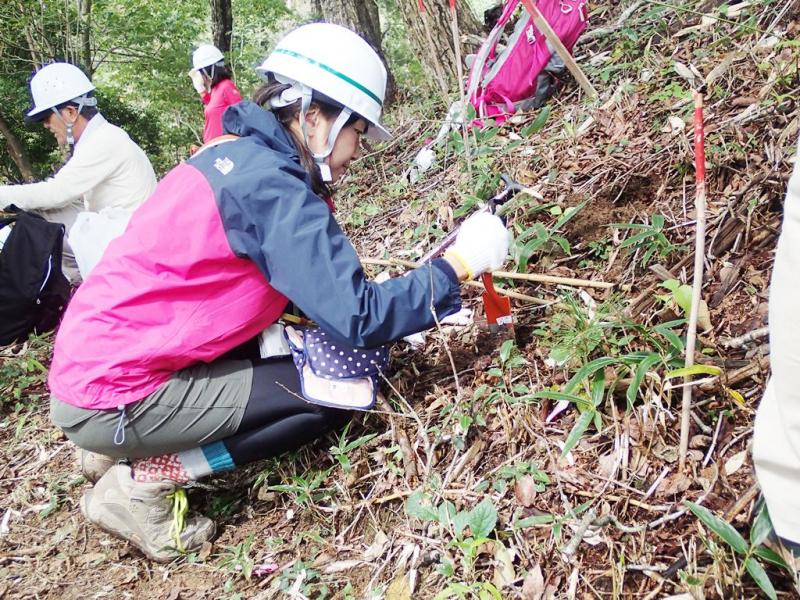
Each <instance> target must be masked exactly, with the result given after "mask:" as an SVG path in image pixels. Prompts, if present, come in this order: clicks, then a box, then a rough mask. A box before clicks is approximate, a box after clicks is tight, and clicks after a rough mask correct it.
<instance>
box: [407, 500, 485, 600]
mask: <svg viewBox="0 0 800 600" xmlns="http://www.w3.org/2000/svg"><path fill="white" fill-rule="evenodd" d="M406 514H407V515H408V516H409V517H414V518H417V519H419V520H421V521H424V522H433V523H437V524H438V525H439V530H440V532H441V534H442V535H444V536H446V537H448V538H450V542H449V543H448V546H449V547H451V548H456V549H458V550H460V552H461V561H462V566H463V568H464V571H465V573H467V574H469V573H471V572H472V570H473V568H474V565H475V559H476V558H477V552H478V548H479V547H480V546H481V545H483V544H484V543H486V542H488V541H490V540H489V535H491V533H492V532H493V531H494V529H495V527H496V526H497V509H496V508H495V506H494V504H492V501H491V499H489V498H484V499H483V500H482V501H481V502H480V503H479V504H477V505H476V506H474V507H473V508H472V509H471V510H462V511H459V510H456V507H455V505H454V504H453V503H452V502H450V501H449V500H444V501H442V502H441V503H440V504H438V505H434V504H433V503H432V502H431V498H430V496H428V495H427V494H425V492H423V491H422V490H417V491H416V492H414V493H413V494H411V496H409V497H408V500H407V501H406ZM468 532H469V533H468ZM443 566H444V569H445V571H446V572H450V574H451V575H452V574H453V571H452V566H448V565H446V564H445V565H443ZM445 597H446V596H445Z"/></svg>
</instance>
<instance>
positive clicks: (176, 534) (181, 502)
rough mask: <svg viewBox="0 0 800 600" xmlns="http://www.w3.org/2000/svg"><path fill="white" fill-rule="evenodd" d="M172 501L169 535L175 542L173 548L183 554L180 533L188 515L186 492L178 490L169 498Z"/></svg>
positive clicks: (184, 550)
mask: <svg viewBox="0 0 800 600" xmlns="http://www.w3.org/2000/svg"><path fill="white" fill-rule="evenodd" d="M167 498H168V499H169V500H171V501H172V523H171V524H170V526H169V535H170V536H171V537H172V539H173V540H174V541H175V548H176V549H177V550H178V552H181V553H185V552H186V549H185V548H184V547H183V542H181V533H183V530H184V529H185V528H186V515H187V514H189V499H188V498H187V496H186V490H184V489H183V488H178V489H177V490H175V491H174V492H173V493H171V494H170V495H169V496H167Z"/></svg>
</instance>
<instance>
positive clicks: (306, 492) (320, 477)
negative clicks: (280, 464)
mask: <svg viewBox="0 0 800 600" xmlns="http://www.w3.org/2000/svg"><path fill="white" fill-rule="evenodd" d="M329 474H330V471H329V470H322V471H309V472H307V473H304V474H303V475H292V476H289V479H288V482H287V483H282V484H278V485H271V486H269V487H268V488H267V489H269V490H270V491H273V492H282V493H284V494H289V495H290V496H292V499H293V500H294V502H295V504H297V505H298V506H304V507H310V506H314V505H316V503H317V502H320V501H322V500H324V499H325V498H330V497H331V496H332V495H333V492H332V490H330V489H329V488H326V487H323V485H322V484H323V482H324V481H325V480H326V479H327V478H328V475H329Z"/></svg>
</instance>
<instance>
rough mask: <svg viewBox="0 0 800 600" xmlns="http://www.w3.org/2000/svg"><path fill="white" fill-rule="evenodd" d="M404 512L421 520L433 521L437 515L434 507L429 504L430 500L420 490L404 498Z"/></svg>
mask: <svg viewBox="0 0 800 600" xmlns="http://www.w3.org/2000/svg"><path fill="white" fill-rule="evenodd" d="M406 514H407V515H408V516H409V517H414V518H417V519H419V520H421V521H435V520H436V519H438V517H439V514H438V513H437V511H436V509H435V508H434V507H433V506H431V504H430V500H429V499H428V498H427V497H426V496H425V494H424V493H423V491H422V490H417V491H416V492H414V493H413V494H411V495H410V496H409V497H408V500H406Z"/></svg>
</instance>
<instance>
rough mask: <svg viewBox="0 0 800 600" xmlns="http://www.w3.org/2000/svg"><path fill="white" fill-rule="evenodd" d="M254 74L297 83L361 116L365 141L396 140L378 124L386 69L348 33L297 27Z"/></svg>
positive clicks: (312, 26) (323, 25)
mask: <svg viewBox="0 0 800 600" xmlns="http://www.w3.org/2000/svg"><path fill="white" fill-rule="evenodd" d="M256 71H257V72H258V73H259V74H260V75H261V76H262V77H263V78H265V79H266V78H268V77H269V75H270V74H272V75H274V76H275V77H276V78H277V79H278V80H280V81H285V82H297V83H298V84H300V85H301V86H305V87H307V88H310V89H311V90H312V91H315V92H318V93H319V94H322V95H323V96H325V97H327V98H330V99H331V100H333V101H334V102H336V103H337V104H340V105H341V106H343V107H344V108H346V109H347V110H348V111H349V112H350V113H356V114H358V115H359V116H361V117H363V118H364V119H365V120H366V121H367V122H368V123H369V127H368V128H367V133H366V137H369V138H372V139H377V140H388V139H390V138H391V137H392V135H391V133H389V131H388V130H387V129H386V128H385V127H384V126H383V125H382V124H381V121H380V117H381V111H382V109H383V101H384V96H385V94H386V67H384V65H383V62H382V61H381V59H380V57H379V56H378V54H377V52H375V50H373V48H372V47H371V46H370V45H369V44H368V43H367V42H366V41H365V40H364V39H363V38H361V37H360V36H359V35H358V34H356V33H355V32H353V31H350V30H349V29H346V28H344V27H340V26H339V25H333V24H332V23H311V24H309V25H303V26H302V27H298V28H297V29H295V30H293V31H291V32H290V33H288V34H287V35H286V36H285V37H284V38H283V39H281V40H280V41H279V42H278V44H277V46H276V47H275V49H274V50H273V51H272V52H271V53H270V55H269V56H267V58H266V59H265V60H264V62H263V63H262V64H261V65H260V66H259V67H257V68H256ZM348 116H349V115H348ZM337 134H338V131H337Z"/></svg>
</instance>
